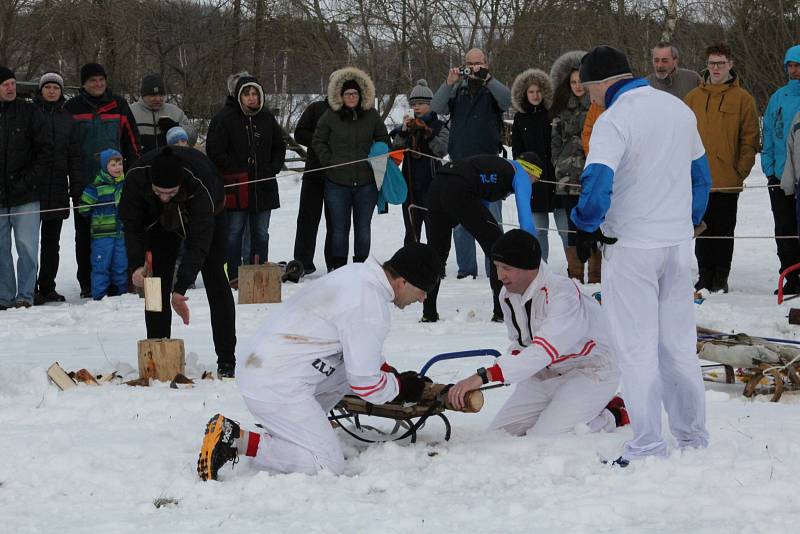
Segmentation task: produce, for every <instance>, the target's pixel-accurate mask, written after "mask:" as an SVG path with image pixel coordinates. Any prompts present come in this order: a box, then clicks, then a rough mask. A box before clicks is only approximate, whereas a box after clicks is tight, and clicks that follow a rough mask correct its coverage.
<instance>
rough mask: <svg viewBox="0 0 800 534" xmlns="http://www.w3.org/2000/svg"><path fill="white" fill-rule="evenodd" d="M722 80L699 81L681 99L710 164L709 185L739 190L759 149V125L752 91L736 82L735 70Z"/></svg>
mask: <svg viewBox="0 0 800 534" xmlns="http://www.w3.org/2000/svg"><path fill="white" fill-rule="evenodd" d="M731 74H732V75H733V77H732V78H731V79H730V80H729V81H727V82H725V83H722V84H717V85H714V84H711V83H709V81H708V74H707V73H704V76H703V83H701V84H700V86H698V87H697V88H695V89H692V90H691V91H689V93H688V94H687V95H686V96H685V97H684V99H683V101H684V102H686V105H687V106H689V107H690V108H691V109H692V111H694V114H695V116H696V117H697V129H698V131H699V132H700V138H701V139H702V140H703V146H705V149H706V156H707V157H708V164H709V167H711V180H712V192H713V188H717V187H720V188H732V189H724V190H722V191H720V192H723V193H739V192H741V190H742V183H743V182H744V179H745V178H747V175H748V174H750V170H751V169H752V168H753V165H754V164H755V161H756V153H757V152H758V151H759V139H760V135H759V126H758V114H757V113H756V102H755V100H754V99H753V95H751V94H750V93H748V92H747V91H746V90H744V89H743V88H742V87H740V86H739V79H738V77H737V76H736V73H735V72H734V71H733V70H731Z"/></svg>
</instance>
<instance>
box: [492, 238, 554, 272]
mask: <svg viewBox="0 0 800 534" xmlns="http://www.w3.org/2000/svg"><path fill="white" fill-rule="evenodd" d="M492 260H497V261H499V262H500V263H505V264H506V265H510V266H511V267H516V268H517V269H527V270H533V269H538V268H539V265H540V264H541V263H542V247H541V246H540V245H539V241H538V240H537V239H536V238H535V237H533V236H532V235H531V234H529V233H528V232H526V231H525V230H519V229H517V228H515V229H513V230H509V231H508V232H506V233H505V234H503V235H502V236H500V238H499V239H498V240H497V241H495V242H494V246H493V247H492Z"/></svg>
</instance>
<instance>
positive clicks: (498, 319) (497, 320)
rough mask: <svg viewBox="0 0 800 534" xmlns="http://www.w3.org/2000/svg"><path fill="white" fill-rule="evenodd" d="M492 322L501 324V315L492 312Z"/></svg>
mask: <svg viewBox="0 0 800 534" xmlns="http://www.w3.org/2000/svg"><path fill="white" fill-rule="evenodd" d="M492 322H493V323H502V322H503V313H502V312H501V313H497V312H494V313H493V314H492Z"/></svg>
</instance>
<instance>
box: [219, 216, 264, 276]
mask: <svg viewBox="0 0 800 534" xmlns="http://www.w3.org/2000/svg"><path fill="white" fill-rule="evenodd" d="M271 213H272V212H271V211H270V210H265V211H229V212H228V278H230V279H231V280H233V279H235V278H238V277H239V265H241V264H242V234H243V233H244V227H245V224H246V223H247V222H248V221H249V222H250V254H249V255H248V257H247V258H244V261H246V262H247V263H249V264H252V263H255V261H254V260H255V258H256V257H258V263H264V262H265V261H267V258H268V256H267V254H268V252H269V216H270V214H271Z"/></svg>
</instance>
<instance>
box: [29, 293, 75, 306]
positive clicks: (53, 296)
mask: <svg viewBox="0 0 800 534" xmlns="http://www.w3.org/2000/svg"><path fill="white" fill-rule="evenodd" d="M42 296H43V297H44V301H45V302H64V301H66V300H67V299H66V298H65V297H64V295H62V294H60V293H56V291H55V290H53V291H50V292H48V293H45V294H44V295H42ZM33 304H34V305H36V296H34V300H33Z"/></svg>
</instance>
